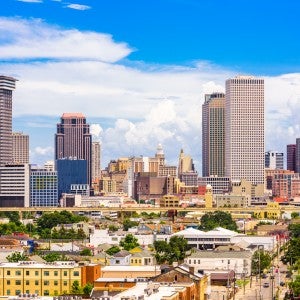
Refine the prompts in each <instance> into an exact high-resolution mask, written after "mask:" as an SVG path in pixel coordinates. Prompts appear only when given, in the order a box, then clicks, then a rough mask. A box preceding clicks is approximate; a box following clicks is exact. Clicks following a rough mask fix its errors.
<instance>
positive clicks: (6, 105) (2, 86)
mask: <svg viewBox="0 0 300 300" xmlns="http://www.w3.org/2000/svg"><path fill="white" fill-rule="evenodd" d="M15 82H16V79H15V78H13V77H7V76H0V120H1V122H0V141H1V142H0V166H4V165H5V164H8V163H11V162H12V91H13V90H14V89H15V86H16V84H15Z"/></svg>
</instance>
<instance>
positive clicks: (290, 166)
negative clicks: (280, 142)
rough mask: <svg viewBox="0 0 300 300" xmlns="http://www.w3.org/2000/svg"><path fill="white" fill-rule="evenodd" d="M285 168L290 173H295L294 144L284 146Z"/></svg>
mask: <svg viewBox="0 0 300 300" xmlns="http://www.w3.org/2000/svg"><path fill="white" fill-rule="evenodd" d="M286 168H287V170H290V171H294V172H295V171H296V144H290V145H287V146H286Z"/></svg>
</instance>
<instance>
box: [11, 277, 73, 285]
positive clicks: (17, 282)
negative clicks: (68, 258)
mask: <svg viewBox="0 0 300 300" xmlns="http://www.w3.org/2000/svg"><path fill="white" fill-rule="evenodd" d="M11 284H13V285H22V281H21V280H15V281H14V283H13V282H12V280H9V279H8V280H6V285H11ZM53 284H54V285H55V286H57V285H58V281H57V280H54V282H53ZM25 285H30V281H29V280H25ZM34 285H40V281H39V280H35V281H34ZM43 285H45V286H47V285H50V281H49V280H44V282H43ZM63 285H64V286H67V285H68V281H66V280H65V281H63Z"/></svg>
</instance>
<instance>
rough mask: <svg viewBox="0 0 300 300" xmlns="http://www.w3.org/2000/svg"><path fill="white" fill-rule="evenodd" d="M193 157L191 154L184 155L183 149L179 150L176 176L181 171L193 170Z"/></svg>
mask: <svg viewBox="0 0 300 300" xmlns="http://www.w3.org/2000/svg"><path fill="white" fill-rule="evenodd" d="M194 170H195V168H194V164H193V159H192V158H191V156H189V155H186V154H185V153H184V152H183V149H181V150H180V153H179V160H178V177H179V175H180V174H181V173H185V172H191V171H194Z"/></svg>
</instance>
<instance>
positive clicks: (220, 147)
mask: <svg viewBox="0 0 300 300" xmlns="http://www.w3.org/2000/svg"><path fill="white" fill-rule="evenodd" d="M224 109H225V94H223V93H213V94H210V95H205V101H204V104H203V105H202V176H204V177H206V176H212V175H214V176H224V164H225V161H224V160H225V130H224V125H225V120H224Z"/></svg>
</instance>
